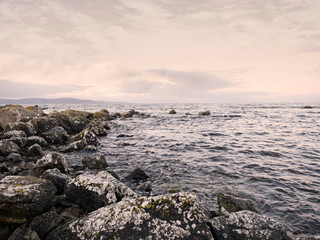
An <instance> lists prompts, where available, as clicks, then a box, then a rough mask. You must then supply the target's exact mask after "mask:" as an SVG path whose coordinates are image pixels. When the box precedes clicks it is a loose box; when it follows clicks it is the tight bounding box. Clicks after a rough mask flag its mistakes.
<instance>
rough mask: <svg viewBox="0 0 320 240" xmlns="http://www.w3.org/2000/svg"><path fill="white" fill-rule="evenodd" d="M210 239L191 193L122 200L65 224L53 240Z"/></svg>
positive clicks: (56, 232)
mask: <svg viewBox="0 0 320 240" xmlns="http://www.w3.org/2000/svg"><path fill="white" fill-rule="evenodd" d="M58 238H60V239H110V240H112V239H127V240H136V239H153V240H162V239H172V240H173V239H186V240H188V239H189V240H198V239H199V240H200V239H201V240H213V238H212V235H211V233H210V230H209V228H208V226H207V225H206V222H205V216H204V214H203V209H202V206H201V204H200V203H199V202H198V200H197V198H196V196H195V195H194V194H192V193H179V194H173V195H163V196H157V197H152V198H137V199H126V200H122V201H121V202H118V203H116V204H113V205H110V206H106V207H103V208H100V209H98V210H96V211H94V212H92V213H90V214H89V215H87V216H85V217H83V218H81V219H78V220H74V221H72V222H69V223H68V224H66V225H64V226H62V227H60V228H58V229H56V230H54V231H53V232H51V233H50V234H49V236H48V237H47V240H53V239H54V240H55V239H58Z"/></svg>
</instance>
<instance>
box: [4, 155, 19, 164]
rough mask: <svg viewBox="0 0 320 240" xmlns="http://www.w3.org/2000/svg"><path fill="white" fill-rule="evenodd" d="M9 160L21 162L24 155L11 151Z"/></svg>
mask: <svg viewBox="0 0 320 240" xmlns="http://www.w3.org/2000/svg"><path fill="white" fill-rule="evenodd" d="M7 160H8V161H11V162H14V163H15V162H21V161H22V157H21V155H20V154H19V153H10V154H9V155H8V156H7Z"/></svg>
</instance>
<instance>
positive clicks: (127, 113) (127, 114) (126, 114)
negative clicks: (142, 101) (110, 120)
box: [121, 111, 133, 118]
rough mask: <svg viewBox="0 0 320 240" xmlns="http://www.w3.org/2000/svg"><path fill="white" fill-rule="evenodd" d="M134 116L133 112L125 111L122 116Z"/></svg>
mask: <svg viewBox="0 0 320 240" xmlns="http://www.w3.org/2000/svg"><path fill="white" fill-rule="evenodd" d="M132 116H133V114H132V112H131V111H130V112H124V113H122V114H121V117H122V118H131V117H132Z"/></svg>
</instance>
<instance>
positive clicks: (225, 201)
mask: <svg viewBox="0 0 320 240" xmlns="http://www.w3.org/2000/svg"><path fill="white" fill-rule="evenodd" d="M218 206H219V210H220V213H221V209H222V208H224V209H225V210H226V211H227V212H229V213H230V212H238V211H241V210H249V211H252V212H256V213H259V210H258V208H257V206H256V204H255V203H254V201H252V200H251V199H243V198H238V197H234V196H231V195H225V194H222V193H220V194H218Z"/></svg>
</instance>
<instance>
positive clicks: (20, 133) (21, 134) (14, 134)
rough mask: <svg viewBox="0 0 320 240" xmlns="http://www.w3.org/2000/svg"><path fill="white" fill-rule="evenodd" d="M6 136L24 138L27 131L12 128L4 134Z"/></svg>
mask: <svg viewBox="0 0 320 240" xmlns="http://www.w3.org/2000/svg"><path fill="white" fill-rule="evenodd" d="M3 136H4V138H6V139H8V138H23V137H26V136H27V135H26V133H25V132H24V131H22V130H11V131H8V132H5V133H4V134H3Z"/></svg>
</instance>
